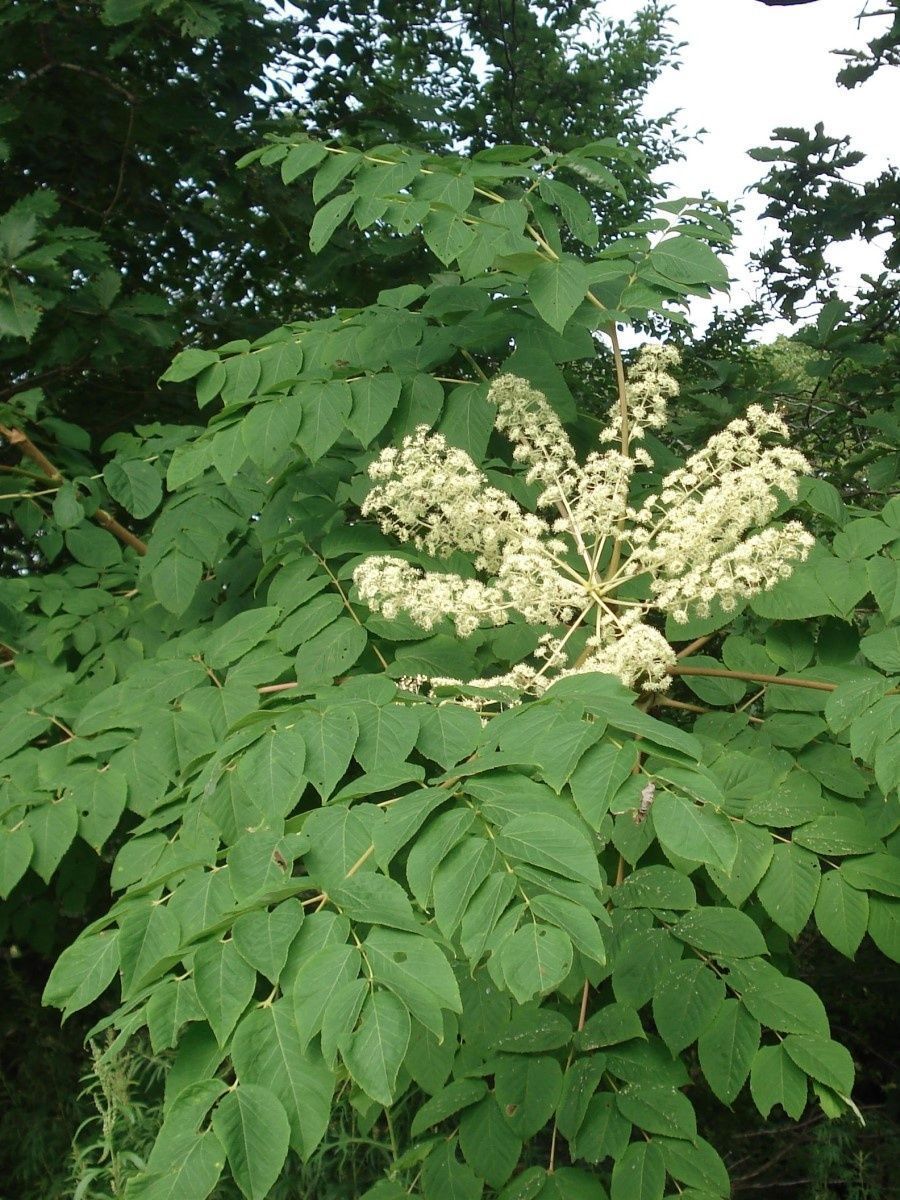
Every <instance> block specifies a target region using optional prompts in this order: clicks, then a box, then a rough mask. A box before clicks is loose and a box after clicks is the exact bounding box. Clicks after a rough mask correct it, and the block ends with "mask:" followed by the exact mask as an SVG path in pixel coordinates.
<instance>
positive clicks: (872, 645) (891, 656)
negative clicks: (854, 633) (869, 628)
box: [859, 628, 900, 675]
mask: <svg viewBox="0 0 900 1200" xmlns="http://www.w3.org/2000/svg"><path fill="white" fill-rule="evenodd" d="M859 648H860V650H861V651H862V652H863V654H864V655H865V656H866V658H867V659H868V660H869V662H873V663H874V664H875V666H876V667H880V668H881V670H882V671H887V672H888V673H889V674H894V675H896V674H897V673H898V672H900V628H894V629H884V630H882V632H881V633H872V634H870V635H869V636H868V637H864V638H863V639H862V641H861V642H860V643H859Z"/></svg>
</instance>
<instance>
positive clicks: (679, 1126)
mask: <svg viewBox="0 0 900 1200" xmlns="http://www.w3.org/2000/svg"><path fill="white" fill-rule="evenodd" d="M616 1103H617V1104H618V1106H619V1112H620V1113H621V1114H622V1116H623V1117H625V1119H626V1120H627V1121H631V1123H632V1124H633V1125H636V1126H637V1127H638V1129H643V1130H645V1132H647V1133H661V1134H669V1135H670V1136H671V1137H677V1138H687V1139H688V1140H689V1141H690V1140H692V1139H693V1138H695V1137H696V1136H697V1118H696V1117H695V1116H694V1108H693V1105H692V1104H691V1102H690V1101H689V1100H688V1098H687V1097H686V1096H684V1095H682V1093H681V1092H679V1091H677V1090H676V1089H675V1088H670V1087H665V1086H663V1085H659V1086H657V1085H647V1084H630V1085H629V1086H628V1087H627V1088H624V1089H623V1090H622V1091H621V1092H619V1093H618V1095H617V1096H616Z"/></svg>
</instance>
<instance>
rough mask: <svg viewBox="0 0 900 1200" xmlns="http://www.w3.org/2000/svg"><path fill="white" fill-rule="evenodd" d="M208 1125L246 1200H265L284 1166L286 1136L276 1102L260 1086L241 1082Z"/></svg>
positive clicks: (283, 1117) (286, 1128)
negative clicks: (222, 1149) (210, 1126)
mask: <svg viewBox="0 0 900 1200" xmlns="http://www.w3.org/2000/svg"><path fill="white" fill-rule="evenodd" d="M212 1126H213V1130H214V1131H215V1133H216V1136H217V1137H218V1139H219V1141H220V1142H221V1143H222V1146H223V1148H224V1150H225V1153H226V1154H227V1155H228V1165H229V1166H230V1167H231V1171H232V1174H233V1175H234V1179H235V1182H236V1183H237V1185H238V1187H239V1188H240V1189H241V1191H242V1192H243V1193H244V1195H245V1196H246V1197H247V1200H265V1197H266V1196H268V1195H269V1191H270V1189H271V1187H272V1185H273V1184H274V1183H275V1180H276V1179H277V1178H278V1176H279V1175H280V1173H281V1168H282V1167H283V1166H284V1160H285V1159H286V1158H287V1152H288V1141H289V1139H290V1126H289V1125H288V1119H287V1116H286V1114H285V1111H284V1108H283V1107H282V1106H281V1104H280V1102H279V1101H278V1100H277V1099H276V1097H275V1096H273V1095H272V1093H271V1092H270V1091H268V1090H267V1089H266V1088H264V1087H258V1086H257V1085H255V1084H252V1083H245V1084H241V1085H240V1086H239V1087H237V1088H235V1089H234V1091H230V1092H228V1094H227V1095H226V1096H225V1097H224V1099H223V1100H222V1101H221V1103H220V1104H219V1106H218V1108H217V1109H216V1110H215V1112H214V1113H213V1118H212Z"/></svg>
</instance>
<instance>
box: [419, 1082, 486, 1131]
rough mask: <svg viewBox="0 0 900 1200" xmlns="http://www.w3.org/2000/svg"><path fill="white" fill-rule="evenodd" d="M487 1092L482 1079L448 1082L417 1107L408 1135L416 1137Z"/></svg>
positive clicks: (473, 1102) (476, 1100) (479, 1098)
mask: <svg viewBox="0 0 900 1200" xmlns="http://www.w3.org/2000/svg"><path fill="white" fill-rule="evenodd" d="M486 1092H487V1084H486V1083H485V1082H484V1080H483V1079H456V1080H454V1081H453V1083H448V1084H447V1086H446V1087H445V1088H442V1089H441V1091H439V1092H438V1093H437V1094H436V1095H435V1096H432V1097H431V1099H430V1100H428V1101H426V1103H425V1104H423V1105H422V1107H421V1108H420V1109H419V1111H418V1112H417V1113H416V1115H415V1117H414V1118H413V1123H412V1125H411V1126H410V1130H409V1133H410V1137H413V1138H417V1137H419V1135H420V1134H423V1133H425V1131H426V1130H428V1129H431V1128H432V1126H434V1125H439V1124H440V1123H441V1121H446V1119H447V1118H448V1117H452V1116H454V1115H455V1114H456V1113H458V1112H460V1111H461V1110H462V1109H464V1108H467V1107H468V1106H469V1105H470V1104H475V1103H477V1102H478V1101H479V1100H481V1099H482V1097H483V1096H484V1095H485V1094H486Z"/></svg>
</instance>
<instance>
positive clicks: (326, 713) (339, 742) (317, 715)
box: [297, 706, 359, 800]
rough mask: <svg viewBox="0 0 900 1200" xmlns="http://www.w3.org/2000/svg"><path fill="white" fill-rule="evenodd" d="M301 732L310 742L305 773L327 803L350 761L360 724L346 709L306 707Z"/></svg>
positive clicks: (307, 746) (307, 742)
mask: <svg viewBox="0 0 900 1200" xmlns="http://www.w3.org/2000/svg"><path fill="white" fill-rule="evenodd" d="M297 729H298V730H299V731H300V733H301V734H302V735H303V740H304V742H305V743H306V763H305V771H306V774H307V776H308V777H309V780H310V782H311V783H312V785H313V787H314V788H315V789H316V791H317V792H318V793H319V795H320V796H321V797H322V799H323V800H327V799H328V797H329V796H330V795H331V793H332V792H333V791H334V789H335V787H336V785H337V783H338V781H339V780H340V779H342V778H343V775H344V772H345V771H346V770H347V766H348V764H349V762H350V758H351V755H352V754H353V750H354V747H355V746H356V741H357V738H358V737H359V725H358V723H357V720H356V716H355V715H354V713H353V712H352V711H351V710H350V709H349V708H346V707H343V708H318V707H314V706H309V707H307V708H304V710H303V712H302V714H301V716H300V719H299V720H298V722H297Z"/></svg>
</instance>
